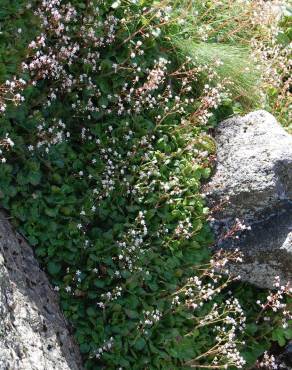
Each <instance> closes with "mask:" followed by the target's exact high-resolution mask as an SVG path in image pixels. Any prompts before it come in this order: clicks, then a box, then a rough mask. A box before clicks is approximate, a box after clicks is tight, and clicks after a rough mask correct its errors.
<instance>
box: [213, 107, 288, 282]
mask: <svg viewBox="0 0 292 370" xmlns="http://www.w3.org/2000/svg"><path fill="white" fill-rule="evenodd" d="M215 140H216V142H217V168H216V171H215V174H214V176H213V178H212V179H211V181H210V183H209V184H208V186H207V187H206V192H207V193H208V195H209V198H208V199H209V203H210V205H211V207H212V206H214V205H216V208H217V212H216V213H215V221H214V222H213V223H212V225H213V228H214V230H215V232H216V235H217V240H218V242H217V246H218V247H223V248H228V249H234V248H237V247H239V248H240V249H241V250H242V251H243V252H244V255H245V259H244V263H243V264H241V265H236V266H231V270H233V271H234V272H236V273H239V274H240V275H241V277H242V279H243V280H246V281H249V282H251V283H254V284H256V285H258V286H260V287H268V288H272V286H273V281H274V277H275V276H280V278H281V281H282V282H283V283H287V282H288V281H292V136H291V135H289V134H288V133H287V132H286V131H285V130H284V129H283V128H282V127H281V125H280V124H279V123H278V122H277V121H276V119H275V118H274V117H273V116H272V115H271V114H269V113H268V112H265V111H256V112H252V113H250V114H247V115H246V116H244V117H233V118H230V119H227V120H225V121H223V122H222V123H221V124H220V125H219V127H218V128H217V129H216V131H215ZM218 205H219V206H218ZM237 218H238V219H239V220H240V221H241V223H243V224H245V225H249V226H250V227H251V230H240V231H239V232H238V233H237V236H240V237H239V239H236V238H234V236H235V235H234V236H232V237H227V238H226V235H227V233H228V232H230V230H231V229H232V228H233V227H234V225H236V224H237V221H236V219H237Z"/></svg>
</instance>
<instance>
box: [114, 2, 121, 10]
mask: <svg viewBox="0 0 292 370" xmlns="http://www.w3.org/2000/svg"><path fill="white" fill-rule="evenodd" d="M120 5H121V1H120V0H117V1H115V2H114V3H112V8H113V9H117V8H118V7H119V6H120Z"/></svg>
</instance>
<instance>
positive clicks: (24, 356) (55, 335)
mask: <svg viewBox="0 0 292 370" xmlns="http://www.w3.org/2000/svg"><path fill="white" fill-rule="evenodd" d="M0 369H1V370H53V369H56V370H57V369H58V370H69V369H70V370H80V369H82V366H81V359H80V355H79V352H78V348H77V346H76V344H75V343H74V341H73V339H72V337H71V335H70V333H69V330H68V325H67V324H66V321H65V319H64V317H63V316H62V314H61V312H60V309H59V307H58V300H57V297H56V294H55V292H54V291H53V290H52V288H51V287H50V285H49V282H48V280H47V277H46V276H45V274H44V272H43V271H42V270H41V269H40V268H39V266H38V263H37V262H36V259H35V257H34V255H33V251H32V249H31V248H30V247H29V245H28V244H27V243H26V242H25V240H24V239H23V238H22V237H21V236H20V235H18V234H17V233H15V232H14V230H13V229H12V228H11V226H10V224H9V222H8V221H7V220H6V219H5V216H4V215H3V214H2V213H0Z"/></svg>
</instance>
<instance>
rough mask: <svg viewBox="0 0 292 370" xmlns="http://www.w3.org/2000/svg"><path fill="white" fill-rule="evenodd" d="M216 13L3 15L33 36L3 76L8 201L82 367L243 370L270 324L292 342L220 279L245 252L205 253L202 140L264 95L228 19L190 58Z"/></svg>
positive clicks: (207, 167) (114, 5)
mask: <svg viewBox="0 0 292 370" xmlns="http://www.w3.org/2000/svg"><path fill="white" fill-rule="evenodd" d="M207 3H208V4H210V6H209V5H208V4H207ZM217 3H218V2H217V1H211V2H206V4H205V2H201V3H198V2H196V1H183V2H182V1H168V0H167V1H166V0H165V1H160V2H155V1H152V0H143V1H142V0H141V1H134V0H131V1H130V0H121V1H119V0H117V1H109V0H103V1H77V0H76V1H71V2H69V1H60V0H42V1H41V2H40V4H39V3H36V4H35V3H32V4H30V3H29V4H28V3H27V4H25V3H24V4H23V3H22V2H19V3H18V7H19V8H18V13H17V12H15V8H11V17H15V16H16V14H25V16H26V17H29V19H30V17H32V19H33V22H34V24H35V25H36V27H38V32H37V36H36V37H35V38H34V39H33V38H32V39H31V40H30V42H29V44H28V47H27V48H24V51H25V52H24V51H23V50H22V52H21V53H20V55H21V56H22V57H21V63H18V59H17V60H16V62H15V63H16V64H17V66H16V65H15V66H14V68H12V70H11V73H12V74H13V76H12V77H11V78H9V79H8V77H7V73H3V74H1V78H2V85H1V88H0V106H1V111H2V112H3V114H2V117H1V126H0V134H1V137H2V140H1V148H2V152H1V160H2V162H3V163H2V164H1V166H0V173H1V176H0V186H1V193H0V195H1V204H2V206H3V207H4V208H6V209H7V210H8V211H9V213H10V215H11V216H12V222H13V224H14V225H15V226H16V227H17V228H18V230H20V231H21V232H22V233H23V235H24V236H25V237H26V238H27V239H28V241H29V243H30V244H31V245H32V246H34V248H35V252H36V255H37V256H38V258H39V260H40V262H41V264H42V266H43V267H44V268H45V269H46V271H47V272H48V274H49V276H50V279H51V282H52V284H53V285H54V287H55V290H56V291H58V292H59V296H60V304H61V307H62V309H63V311H64V313H65V315H66V317H67V318H68V319H69V321H70V322H71V324H72V325H73V327H74V333H75V337H76V339H77V341H78V343H79V345H80V350H81V352H82V354H83V357H84V363H85V367H86V368H87V369H105V368H106V369H121V368H126V367H128V368H131V369H170V368H171V369H182V368H186V369H188V368H230V369H232V368H241V367H247V366H249V365H251V364H253V363H254V362H255V361H256V358H257V357H258V355H260V354H262V353H263V352H264V351H265V350H266V349H267V348H268V346H269V342H270V340H271V339H272V335H273V334H271V323H272V324H273V323H274V324H275V325H276V328H277V330H279V334H278V335H279V338H280V337H281V338H284V336H285V338H287V339H288V338H290V337H291V329H290V328H287V327H284V328H282V329H280V326H281V325H282V326H283V322H279V321H280V320H282V316H280V315H277V314H273V311H272V312H271V313H269V314H268V316H267V317H270V319H269V320H270V321H269V322H265V321H264V320H262V322H261V321H260V319H261V316H258V315H259V313H260V311H261V307H259V306H258V305H257V304H256V300H257V299H259V298H260V299H261V300H262V301H263V299H264V296H266V292H261V291H255V290H254V289H252V288H250V287H249V288H246V287H245V288H244V290H245V291H244V294H243V293H242V291H243V290H242V286H239V285H238V283H236V282H234V277H228V276H225V275H223V274H222V273H219V272H218V271H217V269H218V267H223V266H224V265H225V264H226V262H227V261H228V258H229V259H230V258H235V259H240V256H239V255H237V254H235V255H227V256H226V255H224V254H222V253H221V254H219V255H218V256H214V257H213V259H211V251H210V249H209V248H208V247H209V246H210V245H211V243H212V234H211V232H210V229H209V226H208V223H207V217H208V212H209V210H208V208H207V206H206V202H205V199H204V197H203V196H202V195H201V193H200V192H201V184H202V183H203V182H204V181H206V180H207V179H208V178H209V176H210V174H211V171H212V160H213V159H214V154H215V143H214V141H213V139H212V138H211V136H210V135H209V129H210V128H212V127H213V126H214V124H215V123H216V122H217V120H219V119H223V118H224V117H225V116H226V115H228V114H231V113H232V112H233V109H234V110H236V109H239V108H238V106H236V105H234V106H233V105H232V104H233V102H239V103H240V104H241V106H240V109H241V110H243V109H244V107H246V106H247V105H245V104H244V103H245V102H247V101H248V102H249V103H248V104H249V105H248V106H251V101H250V100H248V99H245V97H246V94H245V93H244V90H245V89H246V88H248V89H250V90H249V91H254V90H255V87H257V86H258V85H257V84H258V76H257V73H255V74H254V75H252V74H250V73H245V71H243V70H242V67H243V65H242V64H240V66H241V67H240V68H239V70H236V67H235V65H234V64H232V63H234V61H237V63H240V62H239V61H240V56H242V57H244V58H245V59H244V60H247V59H248V56H247V52H246V50H247V49H246V47H247V46H246V45H244V42H242V46H234V45H232V43H233V42H231V41H230V40H231V35H230V34H233V28H231V29H229V22H227V23H226V19H223V20H220V22H221V23H222V28H223V31H224V32H223V31H222V32H223V33H222V35H221V38H222V37H223V39H222V40H224V45H221V44H218V45H217V44H216V43H215V41H216V40H213V44H212V46H211V44H210V45H209V44H208V43H207V42H206V41H208V39H209V38H210V37H211V36H210V35H208V37H207V36H206V37H207V38H206V37H204V39H205V40H201V41H199V39H198V42H201V44H200V43H198V42H197V40H195V41H196V42H197V43H192V44H190V47H189V50H188V47H187V44H186V40H187V37H186V32H187V33H188V36H190V35H191V33H190V31H189V30H190V29H192V28H194V29H195V30H198V32H197V33H198V34H201V33H202V31H201V30H199V29H198V27H201V28H202V27H204V26H205V23H204V22H207V19H208V14H213V11H214V9H215V10H216V6H217V5H219V3H218V4H217ZM223 3H224V4H225V3H226V2H223ZM228 3H229V7H230V9H231V10H232V11H235V9H237V8H238V6H239V4H240V2H239V1H236V2H234V5H232V4H230V2H228ZM202 4H205V5H206V6H205V5H204V6H203V5H202ZM23 5H25V6H24V7H23ZM27 5H29V6H27ZM225 5H226V4H225ZM233 6H234V7H233ZM202 7H203V8H202ZM213 7H215V8H214V9H213ZM24 9H26V10H24ZM197 11H198V12H201V13H202V15H201V16H200V19H201V21H200V22H201V23H200V26H196V25H195V24H194V23H193V19H194V16H195V15H196V12H197ZM201 13H200V14H201ZM189 14H192V15H193V16H192V17H189ZM225 14H226V13H225ZM232 14H233V13H231V16H232ZM248 14H249V13H248ZM245 17H246V18H247V19H248V16H247V15H245ZM24 19H25V22H27V19H26V18H24ZM189 19H190V20H191V21H189ZM188 22H189V23H188ZM236 22H237V18H236ZM206 24H207V23H206ZM246 25H247V26H248V27H247V28H249V23H248V22H246ZM18 27H19V25H18ZM226 27H227V28H226ZM184 28H185V30H186V32H183V29H184ZM215 29H216V28H215ZM254 29H256V30H258V27H256V26H255V27H254ZM192 32H193V31H192ZM216 32H217V31H216ZM241 32H243V31H242V28H241ZM245 32H249V33H248V35H250V34H251V33H252V32H253V31H251V30H249V29H247V30H246V31H245ZM257 32H258V31H257ZM19 34H22V33H21V32H19ZM193 34H194V32H193ZM243 34H245V33H243ZM236 35H238V33H236ZM26 37H27V36H26ZM238 37H239V36H238ZM236 40H237V39H235V40H233V41H236ZM13 42H14V41H13ZM203 42H204V43H203ZM228 43H229V44H231V46H230V49H228V47H229V46H228ZM17 45H18V47H19V48H20V49H21V46H20V44H17ZM244 48H245V49H244ZM228 50H230V54H228ZM24 55H25V57H24ZM214 56H215V58H214ZM231 56H232V60H231ZM244 76H248V77H250V78H249V79H248V80H247V79H246V78H245V77H244ZM210 259H211V261H210ZM229 285H230V286H229ZM230 289H231V290H230ZM287 289H288V288H287ZM281 299H282V297H281ZM250 300H251V301H253V303H251V302H250ZM283 304H284V303H283ZM265 308H266V307H265ZM280 308H281V309H284V310H286V306H281V307H280ZM255 319H258V323H255V322H254V321H255ZM286 325H287V322H286V321H285V322H284V326H286ZM214 331H215V332H216V334H214ZM253 337H254V338H253ZM244 341H246V342H245V343H244ZM281 343H283V342H281Z"/></svg>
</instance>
